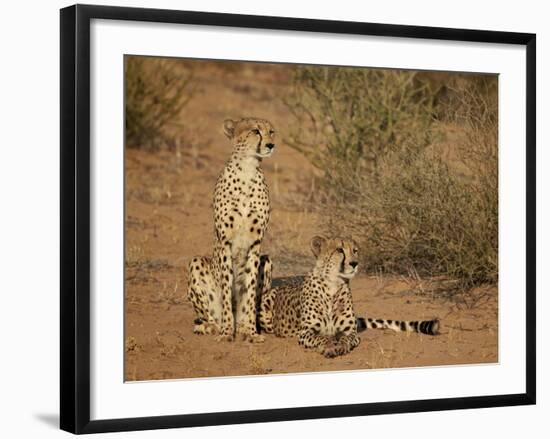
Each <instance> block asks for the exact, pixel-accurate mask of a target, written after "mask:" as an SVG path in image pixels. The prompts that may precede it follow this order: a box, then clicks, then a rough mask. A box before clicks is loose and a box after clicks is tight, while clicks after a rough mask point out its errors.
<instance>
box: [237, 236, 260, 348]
mask: <svg viewBox="0 0 550 439" xmlns="http://www.w3.org/2000/svg"><path fill="white" fill-rule="evenodd" d="M259 266H260V243H259V241H256V242H255V243H254V244H253V245H252V247H251V248H250V250H249V252H248V256H247V259H246V264H245V272H244V275H243V278H244V279H243V284H242V286H241V288H242V290H241V294H240V295H239V302H238V303H237V312H236V315H237V333H238V334H240V335H241V336H242V338H243V339H244V340H248V341H250V342H252V343H263V342H264V340H265V339H264V337H263V336H262V335H260V334H258V331H257V328H256V308H257V307H256V303H257V302H256V289H257V286H258V280H259V277H260V276H259V275H258V271H259Z"/></svg>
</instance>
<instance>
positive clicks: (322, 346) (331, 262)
mask: <svg viewBox="0 0 550 439" xmlns="http://www.w3.org/2000/svg"><path fill="white" fill-rule="evenodd" d="M311 248H312V251H313V254H314V255H315V257H316V259H317V262H316V265H315V268H314V269H313V271H312V272H311V273H310V274H309V275H307V276H306V277H305V278H304V279H303V280H301V281H298V282H294V283H290V284H286V285H282V286H280V287H275V288H272V289H271V290H269V291H268V293H267V294H264V295H262V297H261V303H260V312H259V326H260V328H261V329H262V330H263V331H265V332H267V333H275V334H276V335H277V336H279V337H292V336H298V342H299V344H300V345H302V346H304V347H305V348H311V349H315V350H316V351H317V352H320V353H321V354H323V355H324V356H326V357H336V356H339V355H344V354H347V353H348V352H351V351H352V350H353V349H354V348H355V347H357V346H358V345H359V343H360V338H359V336H358V335H357V333H358V332H359V331H361V330H364V329H366V328H390V329H394V330H398V331H416V332H423V333H426V334H432V335H435V334H436V333H437V331H438V328H439V322H438V320H429V321H420V322H407V321H397V320H382V319H377V320H373V319H365V318H359V319H356V317H355V312H354V310H353V302H352V296H351V290H350V285H349V284H350V280H351V279H352V278H353V277H354V276H355V274H356V273H357V266H358V261H357V254H358V250H357V245H356V243H355V242H354V241H353V240H345V239H327V238H324V237H321V236H316V237H314V238H313V239H312V241H311Z"/></svg>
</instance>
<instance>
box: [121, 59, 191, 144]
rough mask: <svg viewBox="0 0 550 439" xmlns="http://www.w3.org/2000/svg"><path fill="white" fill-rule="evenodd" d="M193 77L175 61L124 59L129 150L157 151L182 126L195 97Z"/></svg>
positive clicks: (126, 124)
mask: <svg viewBox="0 0 550 439" xmlns="http://www.w3.org/2000/svg"><path fill="white" fill-rule="evenodd" d="M190 81H191V74H190V73H189V72H187V71H186V70H184V69H183V68H181V66H180V65H179V64H178V62H177V61H175V60H169V59H160V58H148V57H142V56H128V57H126V59H125V88H126V90H125V92H126V94H125V99H126V101H125V104H126V105H125V107H126V114H125V117H126V119H125V129H126V145H127V146H128V147H130V148H143V149H149V150H156V149H158V148H159V147H160V146H161V145H163V144H165V143H166V142H167V140H168V139H169V127H170V126H175V127H177V126H179V127H180V128H181V126H182V124H181V123H180V122H179V115H180V111H181V110H182V109H183V107H184V106H185V105H186V104H187V103H188V102H189V100H190V99H191V97H192V93H191V91H190Z"/></svg>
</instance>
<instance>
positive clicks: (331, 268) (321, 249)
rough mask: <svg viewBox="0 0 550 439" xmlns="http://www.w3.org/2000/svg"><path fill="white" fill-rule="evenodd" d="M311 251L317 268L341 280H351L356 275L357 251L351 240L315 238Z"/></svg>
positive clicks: (354, 243)
mask: <svg viewBox="0 0 550 439" xmlns="http://www.w3.org/2000/svg"><path fill="white" fill-rule="evenodd" d="M311 250H312V251H313V254H314V255H315V257H316V258H317V267H318V268H321V269H323V271H325V272H327V273H330V274H333V275H336V276H338V277H340V278H343V279H351V278H352V277H353V276H355V274H356V273H357V267H358V266H359V261H358V249H357V243H356V242H355V241H354V240H353V239H342V238H325V237H323V236H315V237H314V238H313V239H312V240H311Z"/></svg>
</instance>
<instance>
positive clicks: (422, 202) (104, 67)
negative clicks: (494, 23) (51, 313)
mask: <svg viewBox="0 0 550 439" xmlns="http://www.w3.org/2000/svg"><path fill="white" fill-rule="evenodd" d="M535 41H536V39H535V35H534V34H526V33H511V32H497V31H484V30H465V29H445V28H428V27H420V26H413V25H411V26H402V25H390V24H373V23H359V22H337V21H325V20H310V19H304V18H289V17H284V18H283V17H265V16H245V15H232V14H219V13H207V12H185V11H173V10H155V9H134V8H118V7H103V6H81V5H77V6H71V7H68V8H65V9H62V10H61V428H62V429H63V430H67V431H69V432H73V433H95V432H108V431H124V430H142V429H155V428H171V427H189V426H206V425H219V424H236V423H249V422H272V421H282V420H298V419H312V418H324V417H345V416H364V415H372V414H385V413H403V412H421V411H434V410H451V409H464V408H481V407H496V406H507V405H508V406H510V405H525V404H534V403H535V328H536V322H535V128H536V127H535V48H536V46H535V44H536V43H535Z"/></svg>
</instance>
